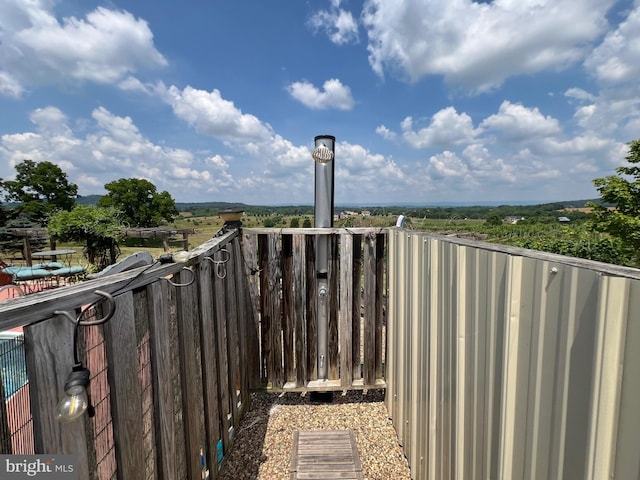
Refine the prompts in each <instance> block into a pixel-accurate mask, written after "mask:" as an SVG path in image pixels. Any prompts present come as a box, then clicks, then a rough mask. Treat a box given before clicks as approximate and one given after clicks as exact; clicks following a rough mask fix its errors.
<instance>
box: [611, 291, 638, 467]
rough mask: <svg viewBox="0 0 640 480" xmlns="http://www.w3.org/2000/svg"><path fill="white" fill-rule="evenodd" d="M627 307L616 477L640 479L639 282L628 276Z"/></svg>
mask: <svg viewBox="0 0 640 480" xmlns="http://www.w3.org/2000/svg"><path fill="white" fill-rule="evenodd" d="M628 282H629V283H630V288H629V290H628V292H629V295H628V299H627V301H628V304H629V306H628V311H627V326H626V335H625V340H624V341H625V343H626V345H625V346H624V360H623V364H624V365H626V366H628V367H630V368H625V369H624V370H623V372H622V392H621V396H620V406H619V408H620V412H619V416H618V438H617V439H616V444H617V446H618V448H617V449H616V452H615V471H614V477H615V478H630V479H631V478H635V479H640V415H638V400H639V399H640V375H638V370H637V368H638V367H637V366H638V365H640V347H639V346H640V282H638V281H633V280H628Z"/></svg>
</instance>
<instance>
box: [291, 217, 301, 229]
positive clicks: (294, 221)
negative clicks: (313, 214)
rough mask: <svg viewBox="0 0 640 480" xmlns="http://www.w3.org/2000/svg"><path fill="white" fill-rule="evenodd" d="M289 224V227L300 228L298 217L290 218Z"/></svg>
mask: <svg viewBox="0 0 640 480" xmlns="http://www.w3.org/2000/svg"><path fill="white" fill-rule="evenodd" d="M289 226H290V227H291V228H300V219H299V218H297V217H294V218H292V219H291V222H290V224H289Z"/></svg>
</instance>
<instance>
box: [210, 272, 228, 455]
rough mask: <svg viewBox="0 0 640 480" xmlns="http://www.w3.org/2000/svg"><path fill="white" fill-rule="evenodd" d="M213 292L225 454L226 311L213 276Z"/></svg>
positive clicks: (220, 285)
mask: <svg viewBox="0 0 640 480" xmlns="http://www.w3.org/2000/svg"><path fill="white" fill-rule="evenodd" d="M213 292H214V301H215V325H216V345H215V347H214V348H215V352H216V354H217V355H218V393H219V401H220V403H219V405H220V420H221V429H222V431H221V433H222V445H223V451H224V453H225V454H226V453H227V452H228V451H229V448H230V447H231V442H230V437H229V428H230V426H231V424H230V420H229V417H230V416H231V405H230V403H229V402H230V397H229V392H230V385H229V358H228V353H227V318H226V317H227V311H226V308H225V303H224V300H225V294H224V284H223V281H222V279H221V278H220V277H218V276H217V275H215V274H213Z"/></svg>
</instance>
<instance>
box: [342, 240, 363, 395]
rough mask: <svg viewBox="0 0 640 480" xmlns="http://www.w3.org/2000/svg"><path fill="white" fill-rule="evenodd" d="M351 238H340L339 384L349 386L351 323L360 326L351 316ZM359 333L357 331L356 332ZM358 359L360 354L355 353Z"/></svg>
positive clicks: (351, 363) (356, 319)
mask: <svg viewBox="0 0 640 480" xmlns="http://www.w3.org/2000/svg"><path fill="white" fill-rule="evenodd" d="M352 275H353V236H351V235H344V234H343V235H342V236H341V237H340V287H341V288H340V327H339V328H340V331H339V337H340V380H341V381H340V384H341V385H342V386H343V387H349V386H351V383H352V381H353V364H354V361H353V357H354V351H353V348H352V347H353V345H352V343H351V333H352V331H353V323H357V324H358V327H359V326H360V318H359V316H358V318H356V317H354V315H353V313H354V312H353V295H354V292H353V278H352ZM358 332H359V330H358ZM357 357H358V358H359V357H360V352H359V351H358V352H357Z"/></svg>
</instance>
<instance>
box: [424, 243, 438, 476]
mask: <svg viewBox="0 0 640 480" xmlns="http://www.w3.org/2000/svg"><path fill="white" fill-rule="evenodd" d="M439 250H440V241H439V240H435V239H430V240H429V253H428V255H429V264H430V268H429V291H430V292H431V298H430V305H429V317H428V319H427V320H428V324H429V440H428V452H429V457H428V475H427V477H426V478H428V479H429V480H436V479H439V478H440V476H439V475H438V474H437V466H438V428H439V425H438V423H439V422H438V418H439V411H438V405H439V399H438V391H439V390H440V388H441V387H440V384H441V380H440V377H439V375H438V365H439V363H440V362H439V358H438V355H439V354H440V342H439V335H438V332H439V326H440V322H439V321H438V319H439V318H440V302H439V298H440V295H439V290H440V282H439V273H438V272H439V270H440V262H439V257H440V256H439Z"/></svg>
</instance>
